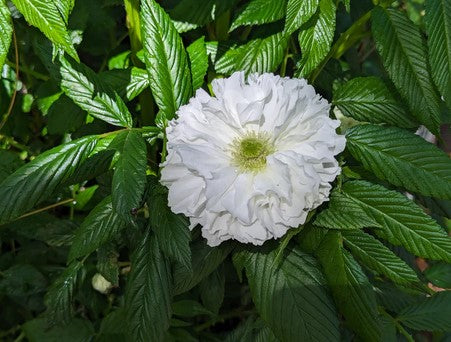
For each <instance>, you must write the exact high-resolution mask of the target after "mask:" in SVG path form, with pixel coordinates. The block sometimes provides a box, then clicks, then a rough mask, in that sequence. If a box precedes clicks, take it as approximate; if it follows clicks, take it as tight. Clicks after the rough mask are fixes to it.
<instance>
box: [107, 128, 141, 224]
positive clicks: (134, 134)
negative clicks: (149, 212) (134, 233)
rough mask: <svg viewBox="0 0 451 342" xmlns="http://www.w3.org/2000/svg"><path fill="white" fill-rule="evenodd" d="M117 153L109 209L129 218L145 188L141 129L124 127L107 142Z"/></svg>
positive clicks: (131, 218) (125, 218)
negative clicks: (139, 130) (111, 203)
mask: <svg viewBox="0 0 451 342" xmlns="http://www.w3.org/2000/svg"><path fill="white" fill-rule="evenodd" d="M111 146H114V147H115V148H116V150H117V151H118V152H119V158H118V159H117V161H116V164H115V170H114V175H113V183H112V185H111V192H112V195H111V196H112V201H113V210H114V211H115V212H116V213H117V214H118V215H119V216H120V217H121V218H122V219H123V220H124V221H128V222H131V221H133V210H134V209H138V208H139V207H140V204H141V202H142V196H143V194H144V190H145V188H146V169H147V149H146V142H145V141H144V139H143V137H142V136H141V132H138V131H135V130H126V131H123V132H121V133H119V134H118V135H117V136H116V138H114V140H113V141H112V142H111Z"/></svg>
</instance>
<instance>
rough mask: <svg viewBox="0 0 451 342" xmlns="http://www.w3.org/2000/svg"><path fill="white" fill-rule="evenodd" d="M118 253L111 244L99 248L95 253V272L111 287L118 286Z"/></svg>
mask: <svg viewBox="0 0 451 342" xmlns="http://www.w3.org/2000/svg"><path fill="white" fill-rule="evenodd" d="M118 257H119V253H118V252H117V251H116V249H115V248H114V245H113V244H106V245H104V246H101V247H100V248H99V249H98V251H97V265H96V267H97V270H98V271H99V273H100V274H101V275H102V276H103V277H104V278H105V279H106V280H108V281H109V282H111V283H112V284H113V285H116V286H117V285H119V265H118V263H117V258H118Z"/></svg>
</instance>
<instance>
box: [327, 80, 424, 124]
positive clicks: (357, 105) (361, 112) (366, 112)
mask: <svg viewBox="0 0 451 342" xmlns="http://www.w3.org/2000/svg"><path fill="white" fill-rule="evenodd" d="M333 104H334V105H336V106H337V107H338V108H339V109H340V110H341V111H342V112H343V114H344V115H346V116H349V117H351V118H353V119H356V120H358V121H366V122H372V123H376V124H379V123H387V124H389V125H393V126H398V127H405V128H414V127H418V126H419V124H418V123H416V122H415V120H414V119H413V118H411V117H410V116H409V114H408V113H407V112H406V109H405V108H404V106H403V105H402V104H401V103H400V102H399V101H398V100H397V99H396V98H395V97H394V96H393V93H392V91H390V89H388V87H387V86H386V85H385V83H384V82H383V81H382V80H381V79H380V78H378V77H357V78H354V79H352V80H350V81H348V82H346V83H345V84H343V85H342V86H340V87H339V88H338V89H337V90H336V91H335V92H334V99H333Z"/></svg>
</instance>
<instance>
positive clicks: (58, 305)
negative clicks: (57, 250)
mask: <svg viewBox="0 0 451 342" xmlns="http://www.w3.org/2000/svg"><path fill="white" fill-rule="evenodd" d="M82 267H83V264H82V263H81V262H78V261H76V262H73V263H71V264H70V265H69V266H68V267H67V268H66V269H65V270H64V271H63V273H61V274H60V275H59V277H58V278H57V279H56V280H55V282H54V283H53V284H52V285H51V286H50V288H49V289H48V291H47V294H46V295H45V298H44V301H45V304H46V306H47V311H46V312H45V315H46V317H47V320H48V321H49V323H50V324H51V325H54V324H57V323H68V322H69V321H70V319H71V318H72V315H73V312H72V297H73V293H74V288H75V285H76V283H77V279H78V278H79V277H80V276H83V275H82V274H81V273H82V272H81V269H82Z"/></svg>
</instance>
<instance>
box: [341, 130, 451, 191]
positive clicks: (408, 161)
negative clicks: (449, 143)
mask: <svg viewBox="0 0 451 342" xmlns="http://www.w3.org/2000/svg"><path fill="white" fill-rule="evenodd" d="M346 138H347V148H348V150H349V152H351V154H352V155H353V156H354V157H355V158H356V159H357V160H359V161H360V162H361V163H362V164H363V166H364V167H365V168H366V169H367V170H369V171H371V172H373V173H374V174H375V175H376V176H377V177H378V178H380V179H383V180H386V181H388V182H390V183H391V184H394V185H397V186H401V187H403V188H405V189H407V190H409V191H412V192H417V193H420V194H422V195H425V196H433V197H437V198H440V199H451V160H450V158H449V157H448V156H447V155H446V154H445V153H444V152H443V151H441V150H440V149H438V148H437V147H436V146H434V145H433V144H431V143H428V142H427V141H425V140H424V139H422V138H421V137H419V136H417V135H415V134H413V133H410V132H408V131H405V130H402V129H399V128H395V127H382V126H376V125H359V126H355V127H352V128H351V129H349V130H348V131H347V132H346Z"/></svg>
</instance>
